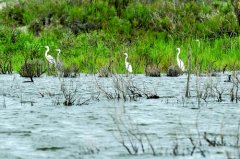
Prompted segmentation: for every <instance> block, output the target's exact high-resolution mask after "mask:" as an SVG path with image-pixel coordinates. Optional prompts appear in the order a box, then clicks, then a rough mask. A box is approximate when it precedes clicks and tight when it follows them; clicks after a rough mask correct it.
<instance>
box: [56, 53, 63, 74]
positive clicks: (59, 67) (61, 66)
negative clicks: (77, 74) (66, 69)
mask: <svg viewBox="0 0 240 159" xmlns="http://www.w3.org/2000/svg"><path fill="white" fill-rule="evenodd" d="M55 50H56V51H57V52H58V55H57V62H56V67H57V68H58V69H59V70H62V69H63V64H62V62H61V61H60V58H59V56H60V53H61V50H60V49H55Z"/></svg>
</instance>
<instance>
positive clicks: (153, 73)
mask: <svg viewBox="0 0 240 159" xmlns="http://www.w3.org/2000/svg"><path fill="white" fill-rule="evenodd" d="M145 75H146V76H150V77H160V76H161V72H160V68H158V66H155V65H148V66H147V67H146V68H145Z"/></svg>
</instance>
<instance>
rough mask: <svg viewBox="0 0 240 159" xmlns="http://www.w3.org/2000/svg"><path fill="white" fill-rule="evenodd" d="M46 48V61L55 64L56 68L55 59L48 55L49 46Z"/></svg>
mask: <svg viewBox="0 0 240 159" xmlns="http://www.w3.org/2000/svg"><path fill="white" fill-rule="evenodd" d="M45 48H46V49H47V50H46V52H45V57H46V59H47V60H48V62H49V63H50V64H53V65H54V66H56V61H55V59H54V58H53V57H52V56H51V55H48V52H49V46H45Z"/></svg>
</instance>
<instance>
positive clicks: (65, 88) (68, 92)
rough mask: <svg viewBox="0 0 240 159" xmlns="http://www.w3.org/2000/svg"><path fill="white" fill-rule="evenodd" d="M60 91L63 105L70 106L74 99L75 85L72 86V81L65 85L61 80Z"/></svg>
mask: <svg viewBox="0 0 240 159" xmlns="http://www.w3.org/2000/svg"><path fill="white" fill-rule="evenodd" d="M61 92H62V94H63V96H64V102H63V104H64V105H65V106H72V105H74V102H75V101H76V99H77V98H76V94H77V87H76V86H74V84H73V81H71V82H70V84H69V85H66V83H65V82H64V81H62V82H61Z"/></svg>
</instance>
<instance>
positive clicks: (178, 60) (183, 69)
mask: <svg viewBox="0 0 240 159" xmlns="http://www.w3.org/2000/svg"><path fill="white" fill-rule="evenodd" d="M177 51H178V53H177V64H178V67H179V68H180V69H181V70H182V71H185V66H184V63H183V61H182V60H181V59H180V58H179V54H180V48H177Z"/></svg>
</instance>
